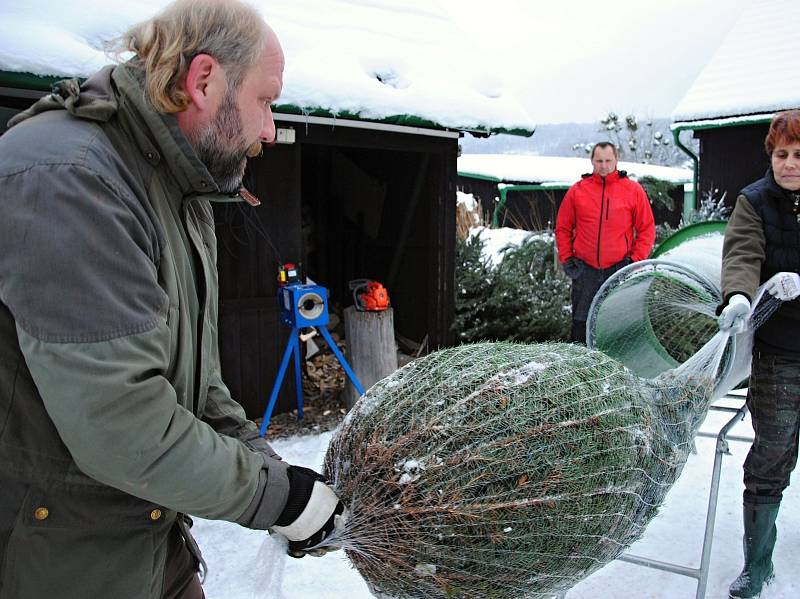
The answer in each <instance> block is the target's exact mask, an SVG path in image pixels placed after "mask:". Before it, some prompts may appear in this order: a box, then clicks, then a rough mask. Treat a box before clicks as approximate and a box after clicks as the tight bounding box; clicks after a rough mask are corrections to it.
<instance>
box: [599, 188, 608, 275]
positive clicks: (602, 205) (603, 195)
mask: <svg viewBox="0 0 800 599" xmlns="http://www.w3.org/2000/svg"><path fill="white" fill-rule="evenodd" d="M601 179H602V180H603V191H602V193H601V194H600V218H599V219H598V221H599V222H598V224H597V268H600V234H601V233H602V231H603V208H605V203H606V178H605V177H601ZM606 218H608V211H606Z"/></svg>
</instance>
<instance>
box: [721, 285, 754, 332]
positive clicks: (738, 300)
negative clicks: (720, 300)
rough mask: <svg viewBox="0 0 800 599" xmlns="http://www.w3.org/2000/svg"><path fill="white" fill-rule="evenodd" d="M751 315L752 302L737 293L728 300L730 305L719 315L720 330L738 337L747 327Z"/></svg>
mask: <svg viewBox="0 0 800 599" xmlns="http://www.w3.org/2000/svg"><path fill="white" fill-rule="evenodd" d="M749 314H750V300H749V299H747V298H746V297H745V296H743V295H742V294H741V293H737V294H735V295H732V296H731V299H729V300H728V305H727V306H725V309H724V310H723V311H722V313H721V314H720V315H719V319H718V321H717V322H718V323H719V330H720V331H722V332H727V333H731V334H733V335H738V334H739V333H743V332H744V330H745V328H746V327H747V317H748V315H749Z"/></svg>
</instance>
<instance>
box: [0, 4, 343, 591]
mask: <svg viewBox="0 0 800 599" xmlns="http://www.w3.org/2000/svg"><path fill="white" fill-rule="evenodd" d="M119 43H120V49H123V50H131V51H132V52H133V53H134V55H135V56H134V58H133V59H132V60H130V61H128V62H127V63H124V64H122V65H119V66H116V67H114V66H110V67H106V68H104V69H103V70H101V71H100V72H98V73H96V74H95V75H94V76H92V77H91V78H89V79H88V80H87V81H86V82H85V83H84V84H83V85H82V86H79V84H78V82H77V80H70V81H65V82H61V83H60V84H58V85H57V86H56V88H55V89H54V93H52V94H50V95H49V96H46V97H45V98H43V99H42V100H40V101H39V102H37V103H36V104H35V105H34V106H33V107H31V108H30V109H29V110H27V111H25V112H24V113H21V114H20V115H18V116H17V117H15V118H14V119H13V120H12V122H11V128H10V130H9V131H7V132H6V133H5V134H4V135H3V136H2V137H0V190H2V191H1V192H0V210H2V213H3V218H2V219H0V489H2V491H0V599H11V598H13V599H42V598H44V597H59V599H79V598H80V599H85V598H95V597H109V598H114V599H161V598H162V597H169V598H171V599H172V598H181V599H189V598H198V597H202V596H203V592H202V588H201V587H200V583H199V580H198V576H197V573H196V572H197V569H198V565H199V564H200V562H201V561H202V558H201V557H200V555H199V551H198V550H197V547H196V544H195V543H194V542H193V540H192V538H191V535H190V534H189V531H188V523H189V522H190V521H189V519H188V517H187V516H185V515H186V514H191V515H196V516H200V517H203V518H212V519H221V520H228V521H231V522H237V523H239V524H241V525H244V526H247V527H250V528H255V529H268V528H270V529H272V530H274V531H277V532H279V533H281V534H284V535H285V536H286V537H287V538H288V540H289V550H290V553H291V554H292V555H295V556H302V555H304V554H305V553H306V551H313V552H314V553H317V550H315V549H314V546H315V545H317V544H319V542H321V541H322V540H323V539H325V538H326V537H327V539H328V543H329V544H330V539H331V538H332V536H331V533H338V531H339V529H340V528H341V526H342V525H343V521H344V518H345V517H346V512H345V510H344V506H343V505H342V504H341V502H340V501H339V500H338V498H337V497H336V495H335V494H334V493H333V491H332V490H331V489H330V487H328V486H327V485H325V484H324V483H323V482H321V477H319V475H317V474H316V473H314V472H312V471H310V470H307V469H304V468H298V467H294V466H290V465H288V464H286V463H285V462H283V461H281V459H280V457H279V456H278V455H276V454H275V453H274V452H273V451H272V449H271V448H270V447H269V445H268V444H267V443H266V442H264V440H263V439H262V438H260V437H259V436H258V429H257V427H256V426H255V424H254V423H252V422H250V421H248V420H247V419H246V417H245V415H244V412H243V410H242V408H241V407H240V406H239V405H238V404H237V403H236V402H235V401H234V400H233V399H232V398H231V396H230V393H229V392H228V389H227V388H226V387H225V384H224V383H223V381H222V379H221V377H220V365H219V354H218V346H217V271H216V240H215V236H214V225H213V223H214V220H213V216H212V211H211V206H210V204H209V202H210V201H215V200H225V201H232V200H238V199H241V197H248V196H249V194H248V193H247V192H246V191H245V190H243V188H241V181H242V175H243V172H244V168H245V163H246V158H247V156H252V155H254V154H255V153H257V152H259V151H260V147H261V142H270V141H272V140H274V137H275V125H274V122H273V120H272V113H271V109H270V103H271V102H273V101H274V100H275V99H276V98H277V97H278V95H279V94H280V92H281V87H282V83H283V81H282V78H283V65H284V59H283V52H282V50H281V46H280V44H279V42H278V39H277V37H276V36H275V34H274V32H272V30H271V29H270V28H269V27H268V26H267V25H266V23H264V21H263V19H262V18H261V16H260V15H259V14H258V12H257V11H255V10H254V9H252V8H250V7H248V6H246V5H243V4H240V3H239V2H237V1H228V2H215V1H213V0H203V1H179V2H177V3H175V4H173V5H171V6H169V7H167V8H166V9H165V10H164V11H163V12H162V13H160V14H159V15H157V16H156V17H154V18H153V19H151V20H150V21H148V22H146V23H143V24H141V25H139V26H136V27H134V28H132V29H131V30H130V31H129V32H128V33H127V34H126V35H124V36H123V37H122V38H121V40H120V42H119Z"/></svg>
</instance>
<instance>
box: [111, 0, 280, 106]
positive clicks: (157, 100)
mask: <svg viewBox="0 0 800 599" xmlns="http://www.w3.org/2000/svg"><path fill="white" fill-rule="evenodd" d="M267 35H268V27H267V25H266V23H265V22H264V19H263V17H262V16H261V15H260V14H259V12H258V11H257V10H256V9H255V8H253V7H252V6H249V5H247V4H244V3H243V2H240V1H239V0H177V1H176V2H173V3H172V4H170V5H169V6H167V7H166V8H165V9H164V10H162V11H161V12H160V13H158V14H157V15H155V16H154V17H153V18H151V19H150V20H148V21H145V22H143V23H139V24H138V25H134V26H133V27H132V28H131V29H129V30H128V31H127V32H126V33H124V34H123V35H122V36H120V37H119V38H118V39H116V40H114V41H113V42H111V44H109V49H110V50H112V51H115V52H117V53H118V54H121V53H123V52H126V51H131V52H133V53H134V54H136V57H137V58H138V61H135V63H136V64H138V65H139V66H140V67H141V68H142V69H143V70H144V75H145V93H146V94H147V98H148V100H149V101H150V103H151V104H152V105H153V107H154V108H155V109H156V110H158V111H160V112H166V113H175V112H181V111H182V110H185V109H186V107H187V106H189V103H190V99H189V97H188V96H187V94H186V93H185V92H183V91H182V90H181V84H182V83H183V80H184V78H185V77H186V73H187V72H188V70H189V65H190V64H191V62H192V59H193V58H194V57H195V56H197V55H198V54H208V55H210V56H212V57H213V58H214V59H215V60H216V61H217V62H219V63H220V65H221V66H222V68H224V69H225V74H226V77H227V83H228V90H229V91H231V90H235V89H236V88H238V86H239V84H240V83H241V82H242V80H243V79H244V77H245V75H246V74H247V72H248V71H249V70H250V69H251V68H252V67H253V66H254V65H255V64H256V62H257V60H258V58H259V56H260V54H261V51H262V50H263V49H264V44H265V43H266V40H267Z"/></svg>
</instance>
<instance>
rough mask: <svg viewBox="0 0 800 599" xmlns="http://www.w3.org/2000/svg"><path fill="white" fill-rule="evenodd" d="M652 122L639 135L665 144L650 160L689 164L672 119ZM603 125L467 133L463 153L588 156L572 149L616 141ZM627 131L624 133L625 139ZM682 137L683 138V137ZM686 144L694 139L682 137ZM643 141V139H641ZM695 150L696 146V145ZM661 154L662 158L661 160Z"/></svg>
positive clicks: (462, 141) (561, 125)
mask: <svg viewBox="0 0 800 599" xmlns="http://www.w3.org/2000/svg"><path fill="white" fill-rule="evenodd" d="M649 122H652V125H649V124H648V123H647V122H640V123H639V124H638V127H639V131H640V136H641V137H643V136H644V135H647V136H648V137H647V139H648V140H651V139H652V136H653V134H654V133H656V132H661V139H662V140H663V139H666V140H667V141H666V147H662V148H660V149H661V150H662V151H661V152H659V154H658V156H656V157H655V158H654V159H651V160H647V162H650V163H652V164H661V165H663V166H680V167H685V166H690V165H691V164H690V163H689V160H688V157H687V156H686V154H684V153H683V152H681V151H680V149H679V148H676V147H675V145H674V143H673V140H672V132H671V131H670V129H669V126H670V124H671V122H672V121H671V120H670V119H666V118H662V119H652V120H651V121H649ZM601 127H603V125H602V124H601V123H599V122H597V123H563V124H559V125H540V126H538V127H537V128H536V132H535V133H534V134H533V136H531V137H518V136H515V135H493V136H491V137H488V138H485V139H481V138H476V137H472V136H471V135H469V134H467V135H465V136H464V138H463V139H462V140H461V142H460V143H461V152H462V153H463V154H536V155H539V156H578V157H580V156H586V157H588V153H587V152H586V151H584V150H583V149H582V148H581V149H578V150H576V149H573V146H575V144H591V143H595V142H598V141H616V140H614V139H612V138H611V137H610V136H609V135H607V134H606V133H605V132H603V131H601ZM625 133H626V132H625V131H624V130H623V132H622V134H623V137H625V139H627V137H626V136H625ZM682 139H683V138H682ZM683 141H684V143H689V142H690V141H691V142H693V143H694V140H691V139H683ZM640 143H641V142H640ZM695 151H696V148H695ZM659 157H660V159H659ZM622 159H624V160H631V157H629V156H625V155H624V151H623V156H622ZM632 161H634V162H638V161H641V162H644V161H645V160H632ZM687 163H688V164H687Z"/></svg>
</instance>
